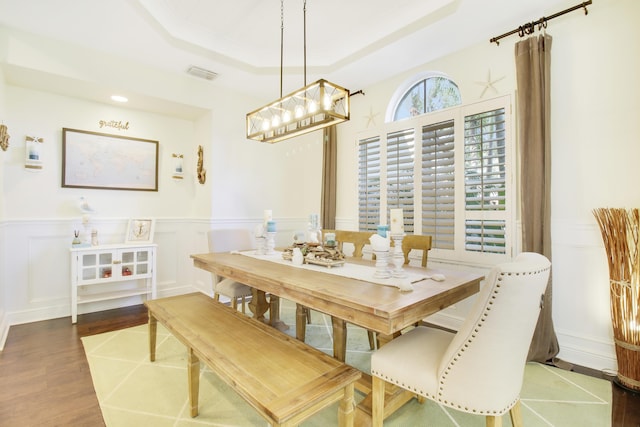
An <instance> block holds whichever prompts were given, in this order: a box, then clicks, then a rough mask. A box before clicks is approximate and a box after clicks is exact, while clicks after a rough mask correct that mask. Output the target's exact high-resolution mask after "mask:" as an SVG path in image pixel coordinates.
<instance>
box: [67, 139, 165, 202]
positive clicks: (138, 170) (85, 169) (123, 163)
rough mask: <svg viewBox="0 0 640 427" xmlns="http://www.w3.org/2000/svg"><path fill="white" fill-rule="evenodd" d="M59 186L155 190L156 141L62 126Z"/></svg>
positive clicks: (156, 167) (156, 187)
mask: <svg viewBox="0 0 640 427" xmlns="http://www.w3.org/2000/svg"><path fill="white" fill-rule="evenodd" d="M62 186H63V187H72V188H97V189H107V190H137V191H158V141H152V140H150V139H140V138H130V137H126V136H119V135H110V134H106V133H97V132H88V131H83V130H77V129H68V128H63V129H62Z"/></svg>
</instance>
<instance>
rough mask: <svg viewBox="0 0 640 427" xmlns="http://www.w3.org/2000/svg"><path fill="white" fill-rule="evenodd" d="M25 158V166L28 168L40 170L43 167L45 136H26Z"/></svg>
mask: <svg viewBox="0 0 640 427" xmlns="http://www.w3.org/2000/svg"><path fill="white" fill-rule="evenodd" d="M25 140H26V142H25V159H24V167H25V168H26V169H34V170H39V169H42V145H41V144H42V143H43V142H44V138H38V137H37V136H26V137H25Z"/></svg>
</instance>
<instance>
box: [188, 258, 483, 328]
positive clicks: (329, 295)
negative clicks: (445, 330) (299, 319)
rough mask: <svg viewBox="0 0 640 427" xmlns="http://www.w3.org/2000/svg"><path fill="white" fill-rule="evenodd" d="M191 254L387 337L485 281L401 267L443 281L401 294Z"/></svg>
mask: <svg viewBox="0 0 640 427" xmlns="http://www.w3.org/2000/svg"><path fill="white" fill-rule="evenodd" d="M191 258H193V263H194V266H195V267H198V268H201V269H203V270H206V271H210V272H212V273H215V274H217V275H219V276H222V277H228V278H231V279H233V280H236V281H238V282H241V283H245V284H247V285H249V286H252V287H254V288H256V289H259V290H261V291H264V292H266V293H271V294H274V295H277V296H279V297H281V298H286V299H289V300H291V301H294V302H296V303H298V304H302V305H304V306H306V307H309V308H311V309H314V310H317V311H320V312H323V313H326V314H329V315H331V316H335V317H338V318H340V319H343V320H345V321H347V322H349V323H353V324H356V325H358V326H361V327H363V328H366V329H370V330H373V331H376V332H379V333H382V334H387V335H391V334H393V333H394V332H398V331H400V330H402V329H403V328H405V327H407V326H409V325H412V324H414V323H416V322H418V321H420V320H422V319H424V318H425V317H427V316H429V315H431V314H433V313H436V312H438V311H440V310H442V309H444V308H446V307H448V306H450V305H452V304H455V303H457V302H459V301H461V300H463V299H465V298H467V297H469V296H471V295H473V294H475V293H476V292H478V290H479V288H480V281H481V280H483V279H484V276H483V275H481V274H476V273H469V272H462V271H453V270H441V269H430V268H429V269H423V268H417V267H407V266H405V267H404V268H405V269H407V270H409V269H416V271H421V272H422V273H424V274H426V275H431V274H435V273H440V274H444V275H445V277H446V280H445V281H443V282H436V281H433V280H424V281H422V282H419V283H415V284H414V285H413V288H414V290H413V291H412V292H400V291H399V290H398V289H397V288H395V287H390V286H383V285H380V284H376V283H371V282H367V281H364V280H357V279H352V278H348V277H341V276H337V275H335V274H328V273H324V272H322V271H313V270H307V269H301V268H297V267H294V266H289V265H286V264H280V263H276V262H272V261H269V260H263V259H259V258H254V257H250V256H245V255H239V254H231V253H206V254H196V255H191ZM358 261H359V262H365V263H369V264H370V265H371V268H372V270H371V271H372V274H373V272H374V271H375V267H374V264H373V262H371V261H362V260H358ZM334 268H340V267H334Z"/></svg>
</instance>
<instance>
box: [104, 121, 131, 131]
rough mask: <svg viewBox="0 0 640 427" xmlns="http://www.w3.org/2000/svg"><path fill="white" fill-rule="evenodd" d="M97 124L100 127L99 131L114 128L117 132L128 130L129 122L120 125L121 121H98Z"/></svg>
mask: <svg viewBox="0 0 640 427" xmlns="http://www.w3.org/2000/svg"><path fill="white" fill-rule="evenodd" d="M98 124H99V125H100V129H102V128H114V129H118V130H129V122H124V123H122V120H109V121H107V120H100V121H99V122H98Z"/></svg>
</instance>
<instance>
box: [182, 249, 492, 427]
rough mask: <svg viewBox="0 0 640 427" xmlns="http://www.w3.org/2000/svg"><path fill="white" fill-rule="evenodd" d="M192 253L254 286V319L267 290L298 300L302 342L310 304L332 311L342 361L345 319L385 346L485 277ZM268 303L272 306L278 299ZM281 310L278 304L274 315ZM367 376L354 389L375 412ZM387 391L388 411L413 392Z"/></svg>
mask: <svg viewBox="0 0 640 427" xmlns="http://www.w3.org/2000/svg"><path fill="white" fill-rule="evenodd" d="M191 258H192V259H193V263H194V266H195V267H197V268H200V269H203V270H206V271H209V272H211V273H214V274H216V275H218V276H221V277H225V278H230V279H232V280H235V281H237V282H241V283H244V284H247V285H249V286H250V287H251V288H252V289H253V295H252V301H251V302H250V304H249V307H250V310H251V311H252V314H253V316H254V318H256V319H258V320H260V321H266V319H265V316H264V315H265V313H266V312H267V310H268V309H269V306H270V304H269V303H267V299H266V295H267V294H268V295H270V298H272V299H273V298H275V299H276V300H277V298H285V299H288V300H290V301H293V302H295V303H296V305H297V311H296V338H298V339H300V340H303V341H304V330H305V326H306V311H305V309H312V310H316V311H319V312H322V313H324V314H327V315H329V316H330V317H331V322H332V330H333V355H334V357H335V358H337V359H338V360H340V361H343V362H344V361H345V356H346V335H347V333H346V330H347V329H346V325H347V323H351V324H354V325H357V326H360V327H362V328H365V329H367V330H370V331H374V332H376V333H377V336H378V342H379V343H380V345H384V343H386V342H388V341H389V340H391V339H393V338H394V337H396V336H398V335H399V334H400V333H401V331H402V330H403V329H405V328H407V327H410V326H412V325H415V324H417V323H419V322H421V321H422V320H423V319H424V318H426V317H427V316H429V315H432V314H434V313H437V312H438V311H441V310H443V309H445V308H447V307H449V306H451V305H453V304H456V303H458V302H460V301H462V300H464V299H466V298H468V297H470V296H472V295H473V294H475V293H477V292H478V291H479V289H480V282H481V281H482V280H483V279H484V275H483V274H479V273H476V272H469V271H462V270H453V269H451V270H448V269H447V270H444V269H440V268H431V267H429V268H423V267H413V266H408V265H405V266H403V267H402V268H401V269H400V270H396V271H395V273H396V275H401V274H403V275H405V277H404V278H398V277H395V278H394V277H391V278H389V279H380V278H377V277H376V276H379V271H378V270H379V268H377V267H376V264H375V263H374V262H373V261H371V260H365V259H347V260H345V263H344V264H339V265H336V266H322V265H310V264H303V265H294V264H293V263H292V262H291V261H290V260H285V259H283V257H282V253H281V252H279V251H275V252H273V253H271V254H259V253H258V252H257V251H245V252H237V251H233V252H225V253H222V252H218V253H203V254H194V255H191ZM377 271H378V273H377ZM352 272H354V273H352ZM434 278H437V279H438V280H434ZM401 288H402V289H401ZM271 307H272V310H273V307H274V305H271ZM275 307H277V304H276V305H275ZM277 315H278V314H277V310H276V311H275V312H274V313H271V314H270V316H277ZM273 320H274V319H271V322H272V323H273ZM365 374H366V375H363V380H361V383H360V384H359V385H360V386H359V387H358V386H357V387H356V388H357V389H358V390H359V391H361V392H364V393H365V394H368V396H367V397H366V398H365V400H363V401H362V402H361V403H360V404H359V405H358V409H360V410H361V411H364V413H366V414H367V416H370V405H371V396H370V391H371V389H370V381H371V377H370V376H369V375H368V374H369V373H365ZM387 394H388V396H387V397H386V398H385V415H388V414H389V413H391V412H392V411H394V410H395V409H397V408H399V407H400V406H401V405H402V404H404V402H406V401H408V400H409V399H410V398H412V397H413V395H407V393H405V392H402V391H401V390H399V389H396V390H389V391H388V393H387ZM387 406H388V413H387ZM365 424H366V423H365Z"/></svg>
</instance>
